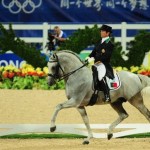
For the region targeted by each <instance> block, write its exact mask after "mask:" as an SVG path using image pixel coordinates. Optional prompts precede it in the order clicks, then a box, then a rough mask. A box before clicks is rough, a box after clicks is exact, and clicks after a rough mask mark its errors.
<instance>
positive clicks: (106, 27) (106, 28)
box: [100, 24, 112, 33]
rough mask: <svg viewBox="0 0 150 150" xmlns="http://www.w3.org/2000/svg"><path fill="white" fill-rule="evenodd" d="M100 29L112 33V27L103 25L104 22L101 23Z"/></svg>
mask: <svg viewBox="0 0 150 150" xmlns="http://www.w3.org/2000/svg"><path fill="white" fill-rule="evenodd" d="M100 30H103V31H106V32H110V33H112V27H110V26H108V25H105V24H103V25H102V26H101V27H100Z"/></svg>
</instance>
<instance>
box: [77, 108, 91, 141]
mask: <svg viewBox="0 0 150 150" xmlns="http://www.w3.org/2000/svg"><path fill="white" fill-rule="evenodd" d="M77 110H78V111H79V113H80V115H81V117H82V119H83V122H84V124H85V126H86V128H87V130H88V137H87V138H86V139H84V141H83V144H89V140H90V139H91V138H92V137H93V134H92V130H91V128H90V124H89V119H88V116H87V113H86V110H85V108H84V107H83V106H82V107H78V108H77Z"/></svg>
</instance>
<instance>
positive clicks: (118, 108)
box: [107, 99, 128, 140]
mask: <svg viewBox="0 0 150 150" xmlns="http://www.w3.org/2000/svg"><path fill="white" fill-rule="evenodd" d="M122 103H123V101H122V99H120V100H118V101H116V102H114V103H111V106H112V108H113V109H114V110H115V111H116V112H117V113H118V115H119V118H118V119H117V120H115V121H114V122H113V123H112V124H111V125H110V127H109V130H108V134H107V138H108V140H110V139H111V138H112V136H113V133H112V131H113V129H114V128H115V127H116V126H117V125H118V124H119V123H120V122H122V121H123V120H124V119H125V118H127V117H128V114H127V112H126V111H125V109H124V108H123V106H122Z"/></svg>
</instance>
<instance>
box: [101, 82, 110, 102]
mask: <svg viewBox="0 0 150 150" xmlns="http://www.w3.org/2000/svg"><path fill="white" fill-rule="evenodd" d="M100 85H101V88H102V90H103V92H104V96H105V102H110V101H111V99H110V95H109V87H108V85H107V83H106V80H105V79H102V80H101V81H100Z"/></svg>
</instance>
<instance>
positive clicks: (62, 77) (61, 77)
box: [48, 54, 87, 82]
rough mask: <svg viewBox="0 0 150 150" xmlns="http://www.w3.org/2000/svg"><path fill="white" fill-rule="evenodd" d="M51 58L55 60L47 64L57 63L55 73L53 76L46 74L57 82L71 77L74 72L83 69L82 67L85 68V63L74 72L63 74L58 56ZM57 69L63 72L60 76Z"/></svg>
mask: <svg viewBox="0 0 150 150" xmlns="http://www.w3.org/2000/svg"><path fill="white" fill-rule="evenodd" d="M53 56H54V57H55V58H56V60H50V61H49V63H53V62H57V65H56V69H55V73H54V74H50V73H48V76H50V77H52V78H54V80H58V82H59V81H61V80H63V79H65V78H67V77H69V76H70V75H72V74H73V73H75V72H76V71H78V70H79V69H81V68H83V67H85V66H86V65H87V63H85V64H83V65H82V66H81V67H79V68H77V69H75V70H73V71H71V72H69V73H66V74H65V72H64V70H63V69H62V67H61V65H60V62H59V59H58V56H57V55H56V54H54V55H53ZM59 69H60V70H61V71H62V72H63V75H62V76H59V74H58V73H59Z"/></svg>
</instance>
